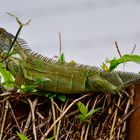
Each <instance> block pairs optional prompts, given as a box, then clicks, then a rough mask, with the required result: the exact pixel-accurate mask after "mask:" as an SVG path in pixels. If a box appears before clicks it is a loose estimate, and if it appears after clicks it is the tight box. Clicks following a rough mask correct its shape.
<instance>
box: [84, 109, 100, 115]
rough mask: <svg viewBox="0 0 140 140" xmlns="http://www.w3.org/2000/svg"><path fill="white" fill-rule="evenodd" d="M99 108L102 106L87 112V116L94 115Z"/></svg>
mask: <svg viewBox="0 0 140 140" xmlns="http://www.w3.org/2000/svg"><path fill="white" fill-rule="evenodd" d="M99 110H101V108H96V109H95V108H93V109H91V110H90V111H89V112H88V113H87V114H86V116H87V117H89V116H92V115H93V114H95V113H97V112H99Z"/></svg>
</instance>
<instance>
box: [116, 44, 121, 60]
mask: <svg viewBox="0 0 140 140" xmlns="http://www.w3.org/2000/svg"><path fill="white" fill-rule="evenodd" d="M115 46H116V49H117V52H118V54H119V56H120V57H122V55H121V52H120V49H119V47H118V44H117V41H115Z"/></svg>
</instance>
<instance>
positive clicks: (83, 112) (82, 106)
mask: <svg viewBox="0 0 140 140" xmlns="http://www.w3.org/2000/svg"><path fill="white" fill-rule="evenodd" d="M77 105H78V109H79V111H80V112H81V114H82V115H83V116H86V114H87V112H88V109H87V108H86V106H85V105H84V104H83V103H82V102H78V104H77Z"/></svg>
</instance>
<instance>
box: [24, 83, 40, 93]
mask: <svg viewBox="0 0 140 140" xmlns="http://www.w3.org/2000/svg"><path fill="white" fill-rule="evenodd" d="M35 87H36V86H35V85H26V84H25V85H23V84H22V85H21V91H22V92H24V93H28V92H37V90H36V89H35Z"/></svg>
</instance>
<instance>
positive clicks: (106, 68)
mask: <svg viewBox="0 0 140 140" xmlns="http://www.w3.org/2000/svg"><path fill="white" fill-rule="evenodd" d="M101 68H102V69H103V70H104V71H109V68H108V66H107V65H106V64H105V63H102V65H101Z"/></svg>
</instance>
